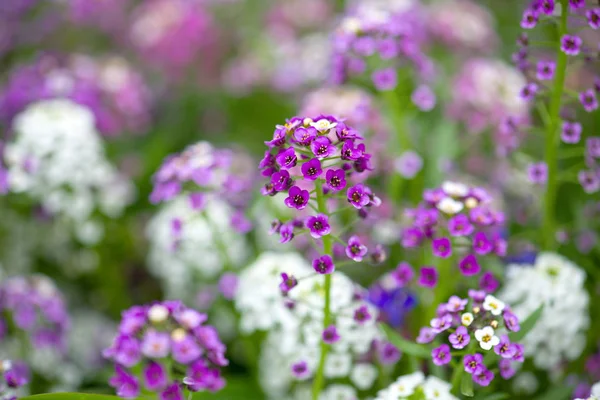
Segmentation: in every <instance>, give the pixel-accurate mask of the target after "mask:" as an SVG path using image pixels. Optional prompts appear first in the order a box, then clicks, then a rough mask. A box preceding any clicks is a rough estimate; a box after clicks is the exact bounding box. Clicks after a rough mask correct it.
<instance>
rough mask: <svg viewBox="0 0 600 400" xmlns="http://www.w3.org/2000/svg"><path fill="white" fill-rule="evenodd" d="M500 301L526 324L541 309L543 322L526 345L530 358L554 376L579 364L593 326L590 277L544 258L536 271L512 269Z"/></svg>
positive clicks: (551, 256) (568, 263) (541, 256)
mask: <svg viewBox="0 0 600 400" xmlns="http://www.w3.org/2000/svg"><path fill="white" fill-rule="evenodd" d="M507 268H508V273H507V280H506V283H505V285H504V289H503V290H502V291H501V293H500V296H502V298H503V299H504V300H505V301H506V302H507V303H508V304H511V306H512V311H513V313H514V315H516V316H518V317H519V318H525V317H527V316H528V315H529V314H531V313H532V312H533V311H535V310H536V308H538V307H539V306H540V305H544V311H543V314H542V317H541V318H540V319H539V321H538V322H537V324H536V325H535V326H534V328H533V329H532V330H531V332H530V333H529V334H528V335H527V336H526V337H525V339H524V340H523V344H524V345H525V355H527V356H530V357H531V358H532V359H533V362H534V364H535V365H536V366H537V367H538V368H542V369H546V370H550V369H553V368H555V367H558V366H559V365H560V364H561V362H562V361H564V360H574V359H576V358H578V357H579V356H580V354H581V352H582V351H583V349H584V347H585V343H586V340H585V334H584V332H585V330H586V329H587V328H588V326H589V324H590V317H589V315H588V303H589V296H588V294H587V292H586V290H585V288H584V281H585V272H584V271H583V270H582V269H581V268H579V267H578V266H577V265H575V264H574V263H572V262H571V261H569V260H567V259H566V258H564V257H562V256H560V255H558V254H555V253H539V254H538V255H537V257H536V260H535V263H534V264H533V265H526V264H522V265H519V264H511V265H509V266H508V267H507Z"/></svg>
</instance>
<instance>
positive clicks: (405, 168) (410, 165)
mask: <svg viewBox="0 0 600 400" xmlns="http://www.w3.org/2000/svg"><path fill="white" fill-rule="evenodd" d="M394 169H395V170H396V172H398V173H399V174H400V175H402V177H403V178H406V179H412V178H414V177H415V176H416V175H417V174H418V173H419V171H421V169H423V159H422V158H421V156H420V155H419V154H417V153H416V152H414V151H412V150H407V151H405V152H403V153H402V154H401V155H400V157H398V158H397V159H396V160H394Z"/></svg>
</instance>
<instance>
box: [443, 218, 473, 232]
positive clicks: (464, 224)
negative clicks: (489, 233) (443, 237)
mask: <svg viewBox="0 0 600 400" xmlns="http://www.w3.org/2000/svg"><path fill="white" fill-rule="evenodd" d="M474 229H475V228H473V225H471V222H470V221H469V217H467V216H466V215H464V214H458V215H455V216H454V217H452V218H450V220H449V221H448V230H449V231H450V235H452V236H469V235H470V234H472V233H473V230H474Z"/></svg>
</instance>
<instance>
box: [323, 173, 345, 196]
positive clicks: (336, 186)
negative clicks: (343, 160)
mask: <svg viewBox="0 0 600 400" xmlns="http://www.w3.org/2000/svg"><path fill="white" fill-rule="evenodd" d="M325 184H326V185H327V187H328V188H329V190H331V191H332V192H338V191H340V190H342V189H344V188H345V187H346V171H344V170H343V169H335V170H334V169H329V170H327V173H326V174H325Z"/></svg>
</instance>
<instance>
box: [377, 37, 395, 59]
mask: <svg viewBox="0 0 600 400" xmlns="http://www.w3.org/2000/svg"><path fill="white" fill-rule="evenodd" d="M377 51H378V52H379V57H381V59H382V60H390V59H392V58H394V57H396V56H397V55H398V54H399V52H400V48H399V46H398V41H397V40H396V39H394V38H384V39H381V40H380V41H379V42H378V43H377Z"/></svg>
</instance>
